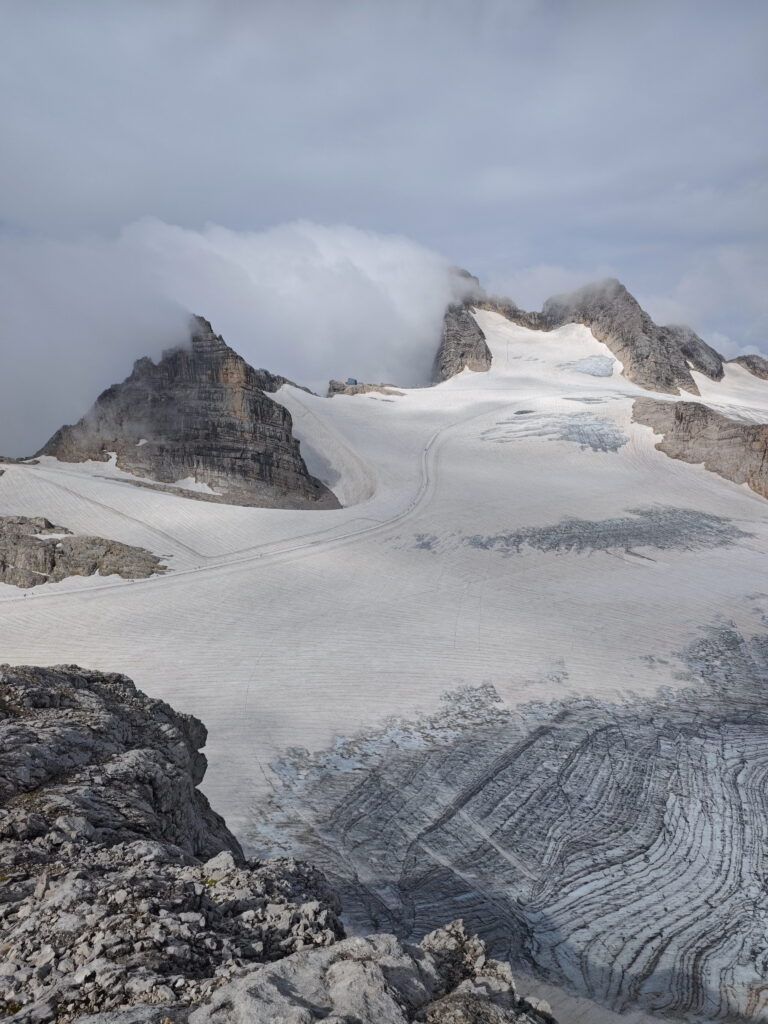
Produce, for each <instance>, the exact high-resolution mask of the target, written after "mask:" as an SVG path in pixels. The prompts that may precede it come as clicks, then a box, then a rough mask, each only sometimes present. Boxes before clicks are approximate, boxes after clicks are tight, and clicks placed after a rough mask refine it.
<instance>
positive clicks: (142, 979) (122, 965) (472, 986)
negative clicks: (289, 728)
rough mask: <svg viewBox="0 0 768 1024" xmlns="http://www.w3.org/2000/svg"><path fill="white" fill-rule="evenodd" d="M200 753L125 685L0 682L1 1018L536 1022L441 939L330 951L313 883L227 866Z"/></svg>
mask: <svg viewBox="0 0 768 1024" xmlns="http://www.w3.org/2000/svg"><path fill="white" fill-rule="evenodd" d="M205 737H206V733H205V728H204V726H203V725H202V724H201V723H200V722H199V721H198V720H197V719H195V718H192V717H190V716H188V715H181V714H178V713H177V712H175V711H173V710H172V709H171V708H170V707H169V706H168V705H167V704H164V703H163V702H162V701H158V700H152V699H150V698H149V697H147V696H146V695H145V694H143V693H141V692H140V691H138V690H137V689H136V688H135V686H134V685H133V683H131V681H130V680H129V679H126V678H125V677H124V676H118V675H110V674H104V673H99V672H90V671H87V670H84V669H81V668H78V667H77V666H59V667H57V668H51V669H42V668H29V667H27V668H10V667H8V666H2V667H0V886H1V892H2V894H1V895H0V950H2V960H3V963H2V965H1V966H0V1015H4V1016H5V1017H6V1018H9V1019H11V1020H13V1021H18V1022H22V1021H23V1022H30V1024H31V1022H33V1021H35V1022H41V1024H46V1022H52V1021H58V1022H61V1024H66V1022H69V1021H80V1022H81V1024H85V1022H86V1021H88V1022H91V1024H97V1022H98V1024H120V1022H121V1024H141V1022H145V1024H158V1022H160V1021H162V1020H165V1019H167V1020H168V1021H170V1022H172V1024H182V1022H186V1021H189V1022H190V1024H215V1022H222V1024H223V1022H227V1024H229V1022H232V1024H237V1022H242V1024H245V1022H246V1021H247V1022H249V1024H261V1022H263V1024H267V1022H274V1021H276V1020H283V1021H286V1022H287V1021H290V1022H295V1024H306V1022H311V1021H313V1020H328V1021H329V1022H330V1021H334V1022H335V1024H341V1022H342V1021H345V1022H346V1021H356V1022H358V1024H405V1022H409V1021H417V1020H418V1021H426V1022H430V1024H437V1022H441V1024H474V1022H477V1021H479V1020H482V1021H484V1022H491V1024H513V1022H514V1024H545V1022H548V1021H550V1020H551V1018H550V1017H549V1015H548V1013H547V1012H546V1007H544V1006H539V1007H536V1006H534V1005H533V1004H531V1003H529V1002H526V1001H525V1000H522V999H520V998H519V997H518V996H517V994H516V992H515V987H514V982H513V980H512V977H511V974H510V972H509V968H508V967H507V966H506V965H505V964H501V963H497V962H495V961H493V960H489V959H488V958H487V957H486V954H485V947H484V946H483V944H482V942H480V941H479V940H478V939H473V938H470V937H468V936H467V935H466V934H465V932H464V930H463V928H462V926H461V924H460V922H454V924H453V925H450V926H448V927H447V928H444V929H438V931H436V932H434V933H433V934H432V935H430V936H427V937H426V938H425V939H424V940H423V941H422V943H421V945H420V946H407V945H404V944H401V943H400V942H399V941H398V940H397V939H396V938H395V937H394V936H390V935H377V936H372V937H369V938H352V939H347V940H343V930H342V928H341V925H340V923H339V920H338V917H337V911H338V909H339V908H338V901H337V898H336V896H335V895H334V893H333V892H332V891H331V890H330V889H329V888H328V886H327V883H326V882H325V879H324V878H323V876H322V875H321V874H320V873H319V872H318V871H316V870H315V869H313V868H311V867H308V866H306V865H302V864H300V863H297V862H296V861H294V860H292V859H289V858H281V859H277V860H272V861H261V862H258V861H254V862H247V861H245V860H244V859H243V855H242V852H241V850H240V847H239V845H238V843H237V840H236V839H235V838H234V836H233V835H232V834H231V833H230V832H229V830H228V829H227V828H226V825H225V823H224V821H223V819H222V818H220V817H219V815H217V814H216V813H215V812H214V811H213V810H212V809H211V808H210V806H209V804H208V801H207V800H206V799H205V797H204V796H203V795H202V794H201V793H200V792H199V791H198V790H197V789H196V786H197V784H198V783H199V782H200V780H201V779H202V777H203V774H204V772H205V767H206V762H205V758H204V756H203V755H202V754H201V753H200V752H199V748H200V747H201V746H202V745H203V744H204V742H205ZM326 947H327V948H326Z"/></svg>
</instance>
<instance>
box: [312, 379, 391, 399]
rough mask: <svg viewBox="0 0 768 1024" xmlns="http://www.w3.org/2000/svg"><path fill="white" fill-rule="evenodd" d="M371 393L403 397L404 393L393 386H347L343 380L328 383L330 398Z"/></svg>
mask: <svg viewBox="0 0 768 1024" xmlns="http://www.w3.org/2000/svg"><path fill="white" fill-rule="evenodd" d="M371 391H378V392H380V393H381V394H382V395H402V393H403V392H402V391H398V390H397V388H395V387H393V386H392V385H391V384H346V383H345V382H344V381H343V380H329V381H328V397H329V398H333V396H334V395H367V394H369V393H370V392H371Z"/></svg>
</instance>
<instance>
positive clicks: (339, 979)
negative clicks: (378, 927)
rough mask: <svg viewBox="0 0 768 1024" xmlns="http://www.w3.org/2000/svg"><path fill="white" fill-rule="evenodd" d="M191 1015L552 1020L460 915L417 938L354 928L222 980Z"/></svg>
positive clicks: (370, 1021)
mask: <svg viewBox="0 0 768 1024" xmlns="http://www.w3.org/2000/svg"><path fill="white" fill-rule="evenodd" d="M189 1020H190V1024H225V1022H226V1024H276V1022H278V1021H281V1022H286V1024H287V1022H291V1024H311V1022H312V1021H317V1020H325V1021H328V1022H329V1024H330V1022H334V1024H342V1022H345V1024H346V1022H352V1021H354V1022H355V1024H407V1022H410V1021H426V1022H430V1024H438V1022H441V1024H480V1022H482V1024H546V1022H549V1021H551V1020H552V1018H551V1017H550V1016H549V1014H548V1013H547V1012H546V1011H545V1010H543V1009H538V1010H537V1009H534V1008H533V1006H532V1005H531V1004H530V1003H527V1002H526V1001H525V1000H523V999H520V998H519V997H518V995H517V992H516V991H515V984H514V980H513V978H512V974H511V971H510V969H509V967H508V966H507V965H506V964H503V963H499V962H498V961H495V960H492V959H490V958H489V957H488V956H487V954H486V950H485V945H484V943H483V942H481V941H480V940H479V939H478V938H477V937H470V936H468V935H467V933H466V931H465V930H464V927H463V924H462V922H461V921H454V922H453V923H452V924H450V925H448V926H447V927H445V928H440V929H438V930H437V931H435V932H433V933H432V934H430V935H427V936H426V937H425V938H424V939H423V941H422V942H421V944H420V945H418V946H415V945H408V944H406V943H402V942H401V941H400V940H398V939H397V938H396V937H395V936H394V935H386V934H383V935H371V936H368V937H367V938H361V937H355V938H350V939H346V940H345V941H343V942H338V943H336V945H334V946H331V947H329V948H327V949H321V950H313V951H308V952H302V953H296V954H294V955H293V956H290V957H288V958H286V959H285V960H281V961H279V962H277V963H274V964H271V965H269V966H268V967H263V968H260V969H256V970H249V971H248V972H247V973H245V974H243V975H242V976H241V977H240V978H238V979H236V980H234V981H232V982H230V983H229V984H228V985H226V986H223V987H222V988H220V989H219V990H218V991H217V992H216V993H215V994H214V996H213V997H212V999H211V1000H210V1002H209V1003H208V1004H207V1005H204V1006H201V1007H200V1008H199V1009H197V1010H195V1011H194V1012H193V1013H192V1014H191V1016H190V1018H189Z"/></svg>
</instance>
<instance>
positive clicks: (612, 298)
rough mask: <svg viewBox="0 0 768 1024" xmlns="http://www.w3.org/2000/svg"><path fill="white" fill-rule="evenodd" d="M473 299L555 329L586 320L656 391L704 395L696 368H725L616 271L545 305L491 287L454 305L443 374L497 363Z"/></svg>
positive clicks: (536, 326) (439, 364)
mask: <svg viewBox="0 0 768 1024" xmlns="http://www.w3.org/2000/svg"><path fill="white" fill-rule="evenodd" d="M473 307H474V308H475V309H484V310H488V311H490V312H492V313H499V314H500V315H501V316H503V317H505V318H506V319H507V320H510V321H512V322H513V323H515V324H518V325H519V326H521V327H527V328H528V329H529V330H534V331H552V330H555V329H556V328H558V327H563V326H564V325H565V324H570V323H578V324H584V325H585V326H586V327H589V328H590V330H591V331H592V333H593V334H594V336H595V337H596V338H597V340H598V341H601V342H603V343H604V344H605V345H607V346H608V348H609V349H610V350H611V351H612V352H613V354H614V355H615V356H616V358H617V359H619V360H621V362H622V364H623V367H624V375H625V376H626V377H627V378H628V379H629V380H631V381H634V383H635V384H639V385H640V386H641V387H643V388H647V389H648V390H650V391H661V392H665V393H668V394H674V395H676V394H679V393H680V389H681V388H682V389H684V390H686V391H689V392H691V393H692V394H695V395H698V394H699V389H698V387H697V386H696V382H695V380H694V378H693V377H692V375H691V370H696V371H698V372H699V373H702V374H704V375H705V376H707V377H709V378H710V379H711V380H721V379H722V376H723V358H722V356H721V355H720V354H719V353H718V352H716V351H715V349H713V348H712V347H711V346H710V345H708V344H707V343H706V342H705V341H703V340H702V339H701V338H700V337H699V336H698V335H697V334H696V333H695V332H694V331H693V330H691V328H690V327H686V326H683V325H672V326H660V325H659V324H656V323H654V321H653V320H652V319H651V317H650V316H649V315H648V313H646V312H645V310H644V309H643V308H642V307H641V306H640V304H639V303H638V301H637V300H636V299H635V298H634V296H632V295H631V294H630V293H629V292H628V291H627V289H626V288H625V287H624V285H623V284H622V283H621V282H620V281H617V280H615V279H614V278H610V279H608V280H606V281H598V282H595V283H593V284H589V285H586V286H585V287H584V288H580V289H578V290H577V291H575V292H572V293H570V294H568V295H557V296H554V297H552V298H550V299H547V301H546V302H545V303H544V306H543V308H542V310H541V312H540V313H536V312H528V311H526V310H523V309H520V308H519V306H517V305H516V304H515V303H514V302H512V301H511V300H509V299H504V298H494V297H489V296H484V295H478V296H477V297H476V298H473V299H472V300H471V303H467V304H465V305H463V306H451V307H449V308H448V310H447V311H446V314H445V320H444V325H443V336H442V339H441V343H440V348H439V349H438V354H437V359H436V362H435V380H436V381H440V380H446V379H447V378H448V377H452V376H453V375H454V374H456V373H459V372H460V371H461V370H462V369H464V367H465V366H468V367H469V369H471V370H473V369H476V370H486V369H488V367H489V366H490V364H491V353H490V352H489V351H488V348H487V345H485V339H484V336H482V331H480V328H479V327H478V326H477V324H476V323H475V321H474V318H473V317H472V314H471V309H472V308H473ZM478 332H479V335H478ZM742 358H743V359H750V360H755V359H759V358H760V357H740V359H742ZM763 362H765V360H763ZM745 365H746V364H745ZM754 365H758V364H756V363H754V362H753V363H752V365H750V366H748V369H751V372H755V370H754V369H753V366H754ZM766 366H768V363H766ZM758 375H759V374H758Z"/></svg>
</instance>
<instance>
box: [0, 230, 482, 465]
mask: <svg viewBox="0 0 768 1024" xmlns="http://www.w3.org/2000/svg"><path fill="white" fill-rule="evenodd" d="M462 287H464V286H463V285H462V282H461V280H460V279H458V278H457V277H456V275H455V273H454V272H453V269H452V267H451V266H450V264H449V263H448V262H447V260H445V259H444V258H443V257H441V256H439V255H437V254H436V253H433V252H431V251H430V250H428V249H425V248H424V247H422V246H419V245H417V244H416V243H414V242H411V241H409V240H408V239H406V238H402V237H399V236H383V235H377V234H374V233H372V232H366V231H361V230H358V229H355V228H350V227H346V226H343V225H339V226H336V227H326V226H321V225H318V224H312V223H308V222H297V223H293V224H286V225H281V226H279V227H275V228H271V229H269V230H267V231H263V232H245V233H244V232H235V231H231V230H229V229H227V228H222V227H219V226H216V225H211V226H209V227H207V228H205V229H204V230H202V231H192V230H188V229H183V228H179V227H176V226H173V225H170V224H166V223H164V222H162V221H158V220H143V221H140V222H138V223H136V224H133V225H131V226H129V227H128V228H126V229H125V230H124V231H123V232H121V233H120V235H119V236H118V237H116V238H114V239H112V240H104V239H99V238H87V239H84V240H81V241H79V242H66V243H61V242H51V241H33V240H29V239H27V240H20V239H10V238H6V239H4V240H2V241H0V310H2V314H1V316H0V331H2V336H3V338H4V339H7V342H6V343H5V344H4V362H3V374H2V379H1V380H0V453H3V454H21V453H24V454H27V453H29V452H30V451H32V450H34V449H35V448H37V447H39V446H40V445H41V444H42V443H43V442H44V441H45V440H46V438H47V436H48V435H50V434H51V433H52V432H53V431H54V430H55V429H56V428H57V427H58V426H60V425H61V424H62V423H63V422H70V421H71V420H73V419H75V418H77V417H79V416H80V415H81V414H82V413H83V412H84V411H85V409H86V408H88V406H89V405H90V404H91V402H92V401H93V399H94V398H95V397H96V395H97V394H98V393H99V392H100V391H101V390H102V389H103V388H104V387H106V386H108V385H109V384H111V383H113V382H115V381H117V380H122V379H123V378H124V377H125V376H127V374H128V372H129V371H130V369H131V365H132V362H133V360H134V359H136V358H138V357H140V356H142V355H151V356H157V355H159V353H160V352H161V350H162V348H164V347H167V346H169V345H172V344H178V343H179V342H180V341H182V340H183V339H184V337H185V333H186V329H185V324H186V318H187V316H188V313H189V312H195V313H199V314H201V315H203V316H205V317H207V318H208V319H209V320H211V322H212V324H213V326H214V329H215V330H216V331H217V332H219V333H221V334H223V336H224V338H225V340H226V341H227V342H228V343H229V344H230V345H231V346H232V347H233V348H234V349H235V350H236V351H238V352H239V353H240V354H241V355H242V356H243V357H244V358H246V359H247V360H248V362H250V363H251V364H252V365H254V366H257V367H259V366H264V367H266V368H267V369H269V370H271V371H272V372H275V373H281V374H283V375H285V376H287V377H290V378H292V379H294V380H296V381H297V383H302V384H308V385H309V386H310V387H313V388H315V389H320V390H322V389H324V388H325V386H326V384H327V381H328V379H329V377H331V376H346V375H352V376H356V377H359V378H360V379H363V380H371V381H376V382H378V381H382V380H383V381H394V382H396V383H400V384H403V385H406V384H422V383H425V382H427V381H428V380H429V375H430V370H431V364H432V359H433V358H434V354H435V350H436V347H437V344H438V339H439V333H440V325H441V320H442V314H443V310H444V308H445V306H446V305H447V303H448V302H450V301H452V300H453V299H454V298H455V297H458V296H459V295H460V294H461V291H462Z"/></svg>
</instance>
